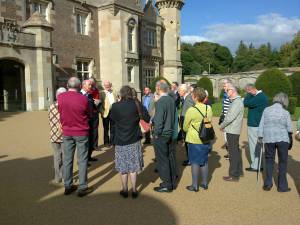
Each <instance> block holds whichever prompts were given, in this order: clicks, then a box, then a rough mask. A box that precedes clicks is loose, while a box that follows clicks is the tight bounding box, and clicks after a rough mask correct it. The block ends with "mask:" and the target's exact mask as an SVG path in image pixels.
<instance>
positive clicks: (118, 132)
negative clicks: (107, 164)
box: [110, 99, 150, 146]
mask: <svg viewBox="0 0 300 225" xmlns="http://www.w3.org/2000/svg"><path fill="white" fill-rule="evenodd" d="M138 105H139V106H140V108H141V112H142V119H144V120H145V121H146V122H149V121H150V116H149V115H148V112H147V110H146V109H145V108H143V106H142V104H141V103H140V102H138ZM110 118H111V142H112V144H113V145H121V146H124V145H130V144H133V143H135V142H137V141H139V140H141V139H142V132H141V129H140V126H139V121H140V117H139V113H138V109H137V105H136V103H135V101H134V100H132V99H130V100H124V101H120V102H116V103H114V104H113V105H112V108H111V111H110Z"/></svg>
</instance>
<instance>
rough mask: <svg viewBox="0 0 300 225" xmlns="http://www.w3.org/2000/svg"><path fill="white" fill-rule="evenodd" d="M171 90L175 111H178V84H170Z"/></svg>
mask: <svg viewBox="0 0 300 225" xmlns="http://www.w3.org/2000/svg"><path fill="white" fill-rule="evenodd" d="M171 89H172V92H173V93H174V95H175V106H176V108H177V109H179V107H180V95H179V93H178V83H177V82H176V81H175V82H172V84H171Z"/></svg>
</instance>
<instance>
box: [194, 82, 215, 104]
mask: <svg viewBox="0 0 300 225" xmlns="http://www.w3.org/2000/svg"><path fill="white" fill-rule="evenodd" d="M197 87H201V88H203V89H204V90H207V92H208V96H209V98H210V99H213V97H214V89H213V84H212V82H211V80H210V79H209V78H208V77H202V78H201V79H200V80H198V82H197Z"/></svg>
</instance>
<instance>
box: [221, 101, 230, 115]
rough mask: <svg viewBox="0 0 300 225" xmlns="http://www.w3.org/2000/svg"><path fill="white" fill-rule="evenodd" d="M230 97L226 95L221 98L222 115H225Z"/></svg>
mask: <svg viewBox="0 0 300 225" xmlns="http://www.w3.org/2000/svg"><path fill="white" fill-rule="evenodd" d="M230 103H231V102H230V99H229V98H228V97H227V98H225V99H224V100H223V109H222V113H223V114H224V116H226V114H227V112H228V109H229V106H230Z"/></svg>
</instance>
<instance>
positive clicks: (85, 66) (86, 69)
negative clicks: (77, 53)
mask: <svg viewBox="0 0 300 225" xmlns="http://www.w3.org/2000/svg"><path fill="white" fill-rule="evenodd" d="M88 67H89V64H88V62H84V63H83V71H89V68H88Z"/></svg>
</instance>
